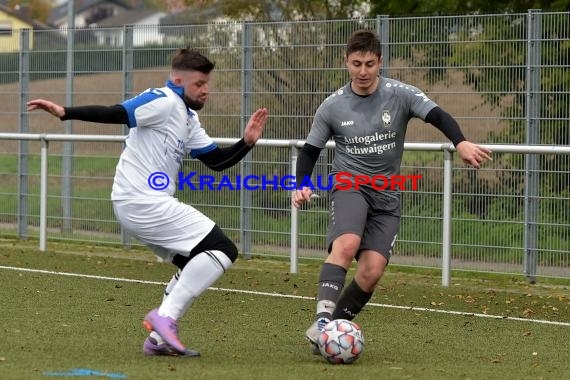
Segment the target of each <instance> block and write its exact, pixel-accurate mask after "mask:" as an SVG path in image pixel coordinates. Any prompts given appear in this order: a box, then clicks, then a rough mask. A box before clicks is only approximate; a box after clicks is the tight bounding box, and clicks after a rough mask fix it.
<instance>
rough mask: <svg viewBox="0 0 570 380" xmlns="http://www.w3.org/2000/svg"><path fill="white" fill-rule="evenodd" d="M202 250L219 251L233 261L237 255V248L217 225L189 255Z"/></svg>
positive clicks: (191, 255)
mask: <svg viewBox="0 0 570 380" xmlns="http://www.w3.org/2000/svg"><path fill="white" fill-rule="evenodd" d="M204 251H221V252H223V253H224V254H225V255H226V256H227V257H228V258H229V259H230V261H231V262H232V263H233V262H234V261H236V259H237V257H238V249H237V247H236V245H235V244H234V242H233V241H231V240H230V239H229V238H228V237H227V236H226V234H225V233H224V231H222V229H221V228H220V227H218V225H215V226H214V228H212V231H210V233H209V234H208V235H206V237H205V238H204V239H203V240H202V241H201V242H200V243H199V244H198V245H197V246H196V247H194V249H193V250H192V251H191V252H190V257H193V256H195V255H197V254H198V253H200V252H204Z"/></svg>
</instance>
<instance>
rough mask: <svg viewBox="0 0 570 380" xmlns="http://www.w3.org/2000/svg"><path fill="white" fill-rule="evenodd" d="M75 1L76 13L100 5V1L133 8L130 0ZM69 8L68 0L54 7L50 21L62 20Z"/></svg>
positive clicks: (127, 8) (126, 8)
mask: <svg viewBox="0 0 570 380" xmlns="http://www.w3.org/2000/svg"><path fill="white" fill-rule="evenodd" d="M74 1H75V8H74V11H75V13H81V12H83V11H86V10H88V9H89V8H92V7H94V6H96V5H99V4H100V3H111V4H115V5H117V6H119V7H121V8H124V9H125V10H129V9H132V8H133V7H132V6H131V4H130V2H128V1H121V0H74ZM67 8H68V4H67V2H66V3H63V4H61V5H59V6H57V7H55V8H53V10H52V12H51V14H50V15H49V17H48V23H50V24H52V23H53V22H55V21H56V20H61V19H63V18H65V17H67V12H68V9H67Z"/></svg>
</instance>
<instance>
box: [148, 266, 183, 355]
mask: <svg viewBox="0 0 570 380" xmlns="http://www.w3.org/2000/svg"><path fill="white" fill-rule="evenodd" d="M180 272H181V271H180V269H178V270H177V271H176V273H174V276H172V278H171V279H170V282H169V283H168V284H167V285H166V289H164V295H163V296H162V302H164V300H165V299H166V297H168V295H169V294H170V292H171V291H172V289H173V288H174V285H176V283H177V282H178V278H179V277H180ZM150 336H151V338H154V340H156V343H157V344H162V343H164V340H163V339H162V337H161V336H160V335H158V334H157V333H156V331H152V332H151V333H150Z"/></svg>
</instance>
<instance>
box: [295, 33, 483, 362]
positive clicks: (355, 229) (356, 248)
mask: <svg viewBox="0 0 570 380" xmlns="http://www.w3.org/2000/svg"><path fill="white" fill-rule="evenodd" d="M345 63H346V66H347V68H348V73H349V76H350V82H349V83H348V84H347V85H345V86H344V87H342V88H340V89H339V90H338V91H336V92H335V93H333V94H331V95H330V96H329V97H328V98H326V99H325V100H324V101H323V103H322V104H321V105H320V106H319V108H318V109H317V112H316V114H315V116H314V119H313V124H312V126H311V130H310V132H309V135H308V137H307V139H306V142H305V145H304V146H303V149H302V150H301V152H300V154H299V158H298V161H297V167H296V183H297V190H296V191H294V192H293V197H292V202H293V205H294V206H295V207H300V206H301V205H302V204H303V203H305V202H309V201H310V199H311V194H312V191H311V188H310V186H304V184H303V182H304V180H307V179H308V178H310V176H311V174H312V171H313V168H314V166H315V163H316V161H317V159H318V157H319V154H320V152H321V150H322V149H323V148H324V146H325V144H326V142H327V141H328V140H329V139H330V138H331V137H332V138H333V139H334V141H335V144H336V146H335V155H334V160H333V163H332V172H331V174H332V177H333V179H334V180H333V186H332V188H331V192H330V224H329V229H328V236H327V250H328V253H329V255H328V257H327V258H326V260H325V261H324V263H323V265H322V266H321V271H320V275H319V285H318V293H317V307H316V318H315V321H314V322H313V324H312V325H311V326H310V327H309V329H308V330H307V332H306V334H305V335H306V338H307V339H308V340H309V342H310V343H311V345H312V349H313V352H314V353H318V348H317V346H316V341H317V339H318V336H319V333H320V331H321V330H322V328H323V327H324V326H325V324H326V323H328V322H329V321H330V320H333V319H341V318H342V319H349V320H352V319H354V318H355V317H356V315H357V314H358V313H359V312H360V311H361V310H362V308H363V307H364V306H365V305H366V303H367V302H368V301H369V300H370V298H371V297H372V293H373V292H374V288H375V287H376V284H377V283H378V281H379V280H380V278H381V277H382V274H383V273H384V270H385V269H386V266H387V265H388V262H389V260H390V255H391V251H392V247H393V245H394V242H395V241H396V237H397V234H398V230H399V224H400V196H399V189H390V188H388V189H386V190H382V191H378V190H377V189H374V187H373V186H372V185H371V184H368V185H366V184H364V185H363V184H361V185H359V186H346V183H345V181H346V180H350V179H351V178H352V181H353V183H352V184H353V185H355V182H354V176H356V175H363V176H368V177H370V178H372V177H374V176H377V175H384V176H386V177H388V178H389V177H390V176H393V175H398V174H399V173H400V164H401V161H402V154H403V151H404V138H405V135H406V128H407V125H408V122H409V121H410V120H411V119H412V118H414V117H416V118H419V119H421V120H424V121H425V122H427V123H430V124H432V125H434V126H435V127H436V128H438V129H439V130H441V131H442V132H443V134H444V135H445V136H446V137H447V138H449V140H451V142H452V143H453V144H454V146H455V147H456V149H457V152H458V153H459V155H460V157H461V158H462V160H463V161H464V162H465V163H467V164H470V165H472V166H474V167H476V168H479V167H480V164H481V163H482V162H483V161H484V160H490V159H491V156H490V155H491V151H490V150H488V149H487V148H485V147H482V146H480V145H476V144H473V143H471V142H469V141H467V140H466V139H465V137H464V136H463V134H462V132H461V130H460V128H459V125H458V124H457V122H456V121H455V119H454V118H453V117H451V116H450V115H449V114H448V113H447V112H445V111H444V110H443V109H441V108H440V107H439V106H438V105H437V104H436V103H434V102H433V101H432V100H430V99H429V98H428V97H427V96H426V95H425V94H424V93H423V92H422V91H420V90H419V89H418V88H416V87H414V86H411V85H408V84H405V83H402V82H399V81H396V80H393V79H388V78H381V77H379V75H378V74H379V69H380V67H381V65H382V56H381V45H380V41H379V39H378V36H377V35H376V34H375V33H374V32H371V31H368V30H359V31H356V32H355V33H354V34H353V35H352V36H351V37H350V40H349V41H348V43H347V46H346V56H345ZM338 173H344V174H345V175H344V177H343V178H344V179H343V181H342V182H343V183H342V185H343V186H341V187H343V188H344V189H345V190H340V189H338V188H337V187H339V186H337V185H339V182H338V181H337V177H335V174H338ZM347 174H348V175H347ZM305 184H307V182H305ZM378 186H381V184H378ZM354 259H356V260H357V262H358V267H357V271H356V274H355V276H354V279H353V280H352V282H351V283H350V284H349V285H348V286H346V288H345V286H344V285H345V278H346V273H347V270H348V268H349V267H350V265H351V263H352V261H353V260H354Z"/></svg>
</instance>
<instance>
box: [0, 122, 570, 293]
mask: <svg viewBox="0 0 570 380" xmlns="http://www.w3.org/2000/svg"><path fill="white" fill-rule="evenodd" d="M0 140H18V141H39V142H40V143H41V148H40V196H39V200H40V212H39V214H40V215H39V220H40V223H39V250H40V251H45V250H46V249H47V219H48V211H47V210H48V208H47V204H48V155H49V154H48V153H49V143H50V142H80V141H81V142H118V143H122V142H124V140H125V136H115V135H67V134H26V133H0ZM237 140H238V139H234V138H217V139H214V141H215V142H216V143H218V144H221V145H224V144H232V143H234V142H236V141H237ZM303 144H304V141H300V140H272V139H261V140H259V141H258V143H257V146H260V147H276V148H288V149H289V150H290V157H291V161H290V168H291V170H292V171H293V173H292V174H294V168H295V166H296V161H297V153H298V150H299V148H301V147H302V146H303ZM484 146H486V147H488V148H489V149H491V150H492V151H493V152H494V153H513V154H525V155H545V154H548V155H551V154H554V155H570V147H568V146H543V145H505V144H488V145H484ZM326 148H327V149H332V148H334V142H329V143H328V144H327V145H326ZM404 150H405V151H423V152H442V154H443V160H444V164H443V178H442V180H443V193H442V194H441V196H442V199H443V202H442V204H443V213H442V236H441V242H442V245H441V268H442V285H443V286H449V283H450V278H451V252H452V251H451V250H452V244H453V242H452V235H451V230H452V224H453V223H452V201H453V193H452V180H453V164H452V158H453V152H454V151H455V148H454V147H453V145H451V144H449V143H445V144H440V143H406V144H405V145H404ZM527 198H528V196H527ZM526 201H527V202H528V201H530V200H529V199H526ZM241 212H242V213H243V210H241ZM298 212H299V211H298V210H297V209H296V208H294V207H292V206H291V234H290V247H289V258H290V272H291V273H297V271H298V258H299V252H298V237H299V233H300V232H299V229H298ZM241 228H242V232H241V233H240V235H244V234H245V233H244V232H243V231H244V230H246V228H243V226H241ZM526 229H527V232H528V231H529V230H532V229H531V228H530V226H526ZM525 239H526V241H525V244H524V246H525V260H524V263H525V268H524V273H525V274H526V276H527V278H528V279H529V281H531V282H534V281H535V277H536V273H537V272H536V265H537V264H536V263H537V260H536V255H537V247H536V245H535V243H533V238H532V236H531V234H530V233H525ZM247 240H248V239H242V240H241V244H242V252H245V253H246V254H247V253H248V252H249V250H248V248H247V247H244V246H243V244H245V243H244V241H247Z"/></svg>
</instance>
